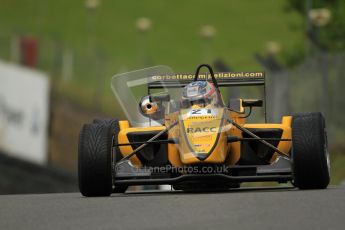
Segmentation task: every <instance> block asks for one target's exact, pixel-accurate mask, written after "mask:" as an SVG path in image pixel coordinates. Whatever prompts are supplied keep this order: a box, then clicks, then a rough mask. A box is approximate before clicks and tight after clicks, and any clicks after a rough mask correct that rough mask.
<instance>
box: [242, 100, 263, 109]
mask: <svg viewBox="0 0 345 230" xmlns="http://www.w3.org/2000/svg"><path fill="white" fill-rule="evenodd" d="M262 104H263V102H262V100H259V99H243V100H242V106H243V107H262Z"/></svg>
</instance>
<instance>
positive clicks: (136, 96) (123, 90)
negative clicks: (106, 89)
mask: <svg viewBox="0 0 345 230" xmlns="http://www.w3.org/2000/svg"><path fill="white" fill-rule="evenodd" d="M173 75H174V73H173V71H172V69H171V68H170V67H168V66H154V67H150V68H145V69H140V70H135V71H131V72H127V73H122V74H117V75H115V76H113V78H112V80H111V88H112V90H113V93H114V94H115V96H116V98H117V100H118V102H119V105H120V106H121V109H122V110H123V111H124V113H125V115H126V117H127V119H128V121H129V122H130V123H131V125H132V126H134V127H144V126H155V125H161V124H162V122H164V121H163V120H162V119H155V118H154V117H153V118H152V117H147V116H144V115H143V114H142V113H141V112H140V102H141V100H142V99H143V97H145V96H148V95H150V96H151V97H150V98H154V96H156V95H165V94H166V95H169V96H170V100H171V101H173V100H174V99H177V98H178V97H179V96H180V95H181V93H180V91H181V90H182V88H181V87H179V85H178V84H179V83H178V81H176V84H177V85H176V87H173V88H169V87H166V86H165V83H164V82H160V78H161V77H162V76H173ZM152 82H155V83H156V84H158V85H159V87H150V83H152ZM170 104H171V103H168V101H166V102H163V103H162V105H160V107H161V108H164V110H165V111H164V113H167V112H168V110H169V109H170V108H169V105H170Z"/></svg>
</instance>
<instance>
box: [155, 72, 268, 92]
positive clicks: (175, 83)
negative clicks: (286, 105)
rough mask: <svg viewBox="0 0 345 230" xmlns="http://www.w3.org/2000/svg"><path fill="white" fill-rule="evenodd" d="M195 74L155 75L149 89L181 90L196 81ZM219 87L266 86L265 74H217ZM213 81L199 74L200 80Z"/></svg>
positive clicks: (208, 75) (209, 77) (215, 75)
mask: <svg viewBox="0 0 345 230" xmlns="http://www.w3.org/2000/svg"><path fill="white" fill-rule="evenodd" d="M194 77H195V75H194V74H175V75H154V76H151V77H149V79H148V89H160V88H180V87H184V86H186V85H187V84H188V83H190V82H192V81H193V80H194ZM214 77H215V78H216V80H217V83H218V86H219V87H226V86H250V85H265V72H222V73H215V74H214ZM206 78H207V79H211V75H210V74H199V78H198V79H200V80H205V79H206Z"/></svg>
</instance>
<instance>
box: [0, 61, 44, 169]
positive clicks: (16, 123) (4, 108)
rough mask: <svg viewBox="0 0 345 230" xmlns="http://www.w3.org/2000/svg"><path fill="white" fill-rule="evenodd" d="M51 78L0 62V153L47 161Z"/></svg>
mask: <svg viewBox="0 0 345 230" xmlns="http://www.w3.org/2000/svg"><path fill="white" fill-rule="evenodd" d="M48 119H49V79H48V77H47V75H45V74H44V73H42V72H38V71H36V70H32V69H28V68H24V67H20V66H18V65H14V64H9V63H6V62H1V61H0V150H1V152H3V153H6V154H8V155H10V156H13V157H17V158H21V159H23V160H28V161H31V162H34V163H38V164H45V163H46V162H47V146H48V143H47V142H48Z"/></svg>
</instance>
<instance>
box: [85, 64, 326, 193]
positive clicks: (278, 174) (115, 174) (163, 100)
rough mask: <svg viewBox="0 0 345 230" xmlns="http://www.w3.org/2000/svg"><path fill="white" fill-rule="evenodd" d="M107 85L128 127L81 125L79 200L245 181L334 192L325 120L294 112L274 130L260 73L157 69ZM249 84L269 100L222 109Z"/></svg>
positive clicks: (112, 122)
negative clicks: (259, 114)
mask: <svg viewBox="0 0 345 230" xmlns="http://www.w3.org/2000/svg"><path fill="white" fill-rule="evenodd" d="M202 68H206V70H207V72H206V73H201V69H202ZM111 86H112V90H113V92H114V94H115V96H116V98H117V100H118V103H119V110H120V107H121V109H122V110H123V112H124V114H125V115H126V119H115V118H109V119H95V120H94V121H93V122H92V123H91V124H85V125H83V127H82V129H81V131H80V137H79V146H78V175H79V176H78V177H79V189H80V192H81V194H82V195H83V196H87V197H88V196H109V195H111V194H112V193H124V192H125V191H126V190H127V188H128V187H129V186H133V185H171V186H172V188H173V189H175V190H183V191H205V190H206V191H209V190H228V189H232V188H238V187H240V186H241V183H243V182H266V181H267V182H268V181H270V182H272V181H274V182H278V183H287V182H291V183H292V185H293V186H295V187H297V188H299V189H324V188H327V186H328V184H329V181H330V163H329V153H328V147H327V133H326V128H325V119H324V117H323V116H322V114H321V113H319V112H313V113H297V114H294V115H286V116H283V117H282V118H281V122H280V123H268V122H267V121H266V101H267V100H266V93H265V92H266V90H265V89H266V86H265V73H264V72H227V73H214V72H213V69H212V68H211V66H210V65H207V64H202V65H200V66H198V68H197V70H196V72H195V74H174V73H173V71H172V70H171V69H170V68H169V67H166V66H156V67H152V68H147V69H143V70H139V71H133V72H129V73H125V74H119V75H116V76H114V77H113V78H112V84H111ZM243 86H250V87H251V86H255V87H260V88H262V87H263V89H264V93H263V98H261V99H260V98H257V99H248V98H238V97H235V98H231V97H230V98H229V99H228V100H227V103H226V102H225V100H224V98H225V96H224V95H228V91H227V89H229V90H231V89H233V90H235V89H238V88H240V87H243ZM254 109H257V110H259V109H261V110H262V111H264V115H263V118H264V121H261V122H249V118H251V116H252V114H253V113H252V110H254Z"/></svg>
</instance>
